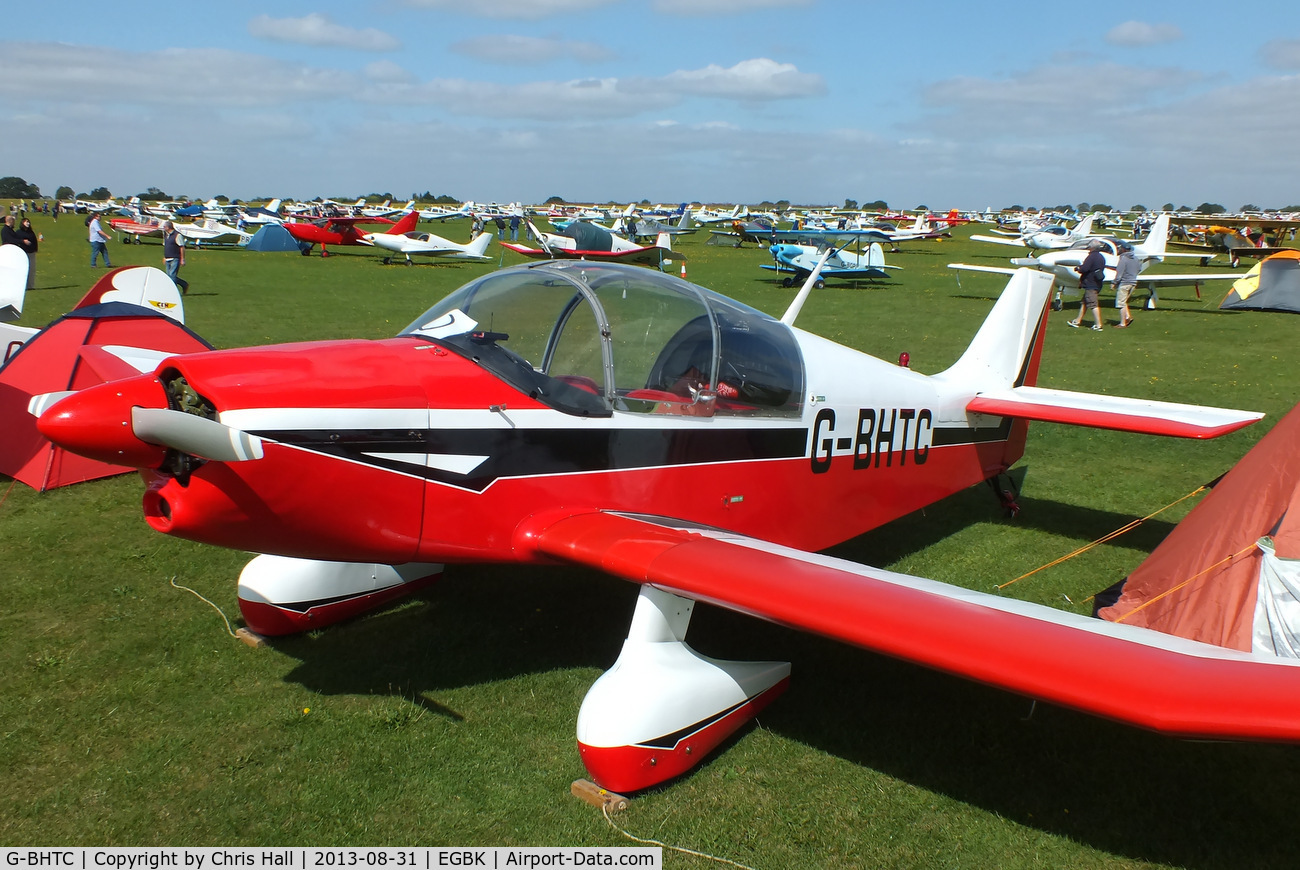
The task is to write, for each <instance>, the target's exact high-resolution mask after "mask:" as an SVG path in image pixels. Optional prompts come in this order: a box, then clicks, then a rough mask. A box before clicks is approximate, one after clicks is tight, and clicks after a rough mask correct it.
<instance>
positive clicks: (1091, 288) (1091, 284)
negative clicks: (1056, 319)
mask: <svg viewBox="0 0 1300 870" xmlns="http://www.w3.org/2000/svg"><path fill="white" fill-rule="evenodd" d="M1074 271H1076V272H1078V273H1079V289H1080V290H1082V291H1083V301H1082V302H1081V303H1080V304H1079V316H1078V317H1076V318H1074V319H1073V320H1067V321H1065V322H1066V324H1067V325H1069V326H1073V327H1075V328H1078V327H1079V326H1080V325H1082V323H1083V315H1084V314H1085V313H1086V312H1087V310H1088V309H1089V308H1091V309H1092V320H1093V324H1092V329H1093V331H1094V332H1101V306H1100V305H1099V304H1098V302H1097V293H1098V291H1100V290H1101V285H1102V284H1104V283H1105V282H1106V258H1105V257H1103V256H1102V255H1101V242H1100V241H1098V240H1096V239H1094V240H1092V241H1091V242H1089V243H1088V256H1086V257H1084V258H1083V262H1082V263H1080V264H1079V265H1078V266H1075V268H1074Z"/></svg>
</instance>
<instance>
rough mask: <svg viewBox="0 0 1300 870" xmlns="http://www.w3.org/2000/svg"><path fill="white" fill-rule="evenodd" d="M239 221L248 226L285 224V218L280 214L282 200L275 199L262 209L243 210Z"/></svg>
mask: <svg viewBox="0 0 1300 870" xmlns="http://www.w3.org/2000/svg"><path fill="white" fill-rule="evenodd" d="M239 219H240V221H241V222H243V223H244V225H246V226H249V225H256V226H263V225H265V224H282V223H284V216H283V215H282V214H280V200H278V199H273V200H271V201H270V202H268V203H267V204H266V205H265V206H263V207H261V208H249V209H241V210H240V212H239Z"/></svg>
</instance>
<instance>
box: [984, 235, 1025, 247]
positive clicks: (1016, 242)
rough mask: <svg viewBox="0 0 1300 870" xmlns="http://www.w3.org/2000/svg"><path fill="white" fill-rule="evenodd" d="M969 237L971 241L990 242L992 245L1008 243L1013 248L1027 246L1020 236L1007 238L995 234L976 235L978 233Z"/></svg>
mask: <svg viewBox="0 0 1300 870" xmlns="http://www.w3.org/2000/svg"><path fill="white" fill-rule="evenodd" d="M970 239H971V241H972V242H990V243H992V244H994V245H1010V246H1011V247H1013V248H1024V247H1027V246H1026V245H1025V242H1024V240H1023V239H1020V238H1014V239H1008V238H1005V237H1002V236H997V237H995V236H978V235H976V236H971V237H970Z"/></svg>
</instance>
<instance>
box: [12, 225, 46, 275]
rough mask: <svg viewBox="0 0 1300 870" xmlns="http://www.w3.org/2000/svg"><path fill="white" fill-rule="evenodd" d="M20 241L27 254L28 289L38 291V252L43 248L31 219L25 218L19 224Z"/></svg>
mask: <svg viewBox="0 0 1300 870" xmlns="http://www.w3.org/2000/svg"><path fill="white" fill-rule="evenodd" d="M17 233H18V239H19V242H20V243H21V244H22V246H23V250H24V251H26V252H27V289H28V290H35V289H36V250H37V248H39V247H40V246H41V243H40V237H39V236H37V235H36V231H35V230H34V229H32V222H31V220H30V219H29V218H23V219H22V220H21V221H20V222H19V223H18V230H17Z"/></svg>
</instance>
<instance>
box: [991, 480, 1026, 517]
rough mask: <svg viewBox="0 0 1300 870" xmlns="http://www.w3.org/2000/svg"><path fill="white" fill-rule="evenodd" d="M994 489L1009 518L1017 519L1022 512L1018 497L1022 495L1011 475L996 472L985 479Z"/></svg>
mask: <svg viewBox="0 0 1300 870" xmlns="http://www.w3.org/2000/svg"><path fill="white" fill-rule="evenodd" d="M984 482H985V483H987V484H988V485H989V489H991V490H993V494H994V495H995V496H997V499H998V503H999V504H1001V506H1002V511H1003V513H1005V514H1006V515H1007V518H1008V519H1015V518H1016V516H1017V515H1018V514H1019V513H1020V505H1019V504H1017V503H1016V499H1017V498H1019V497H1020V492H1019V491H1018V490H1017V489H1016V482H1015V480H1014V479H1012V477H1011V475H1009V474H1005V473H999V474H995V475H993V476H992V477H990V478H988V479H986V480H985V481H984Z"/></svg>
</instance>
